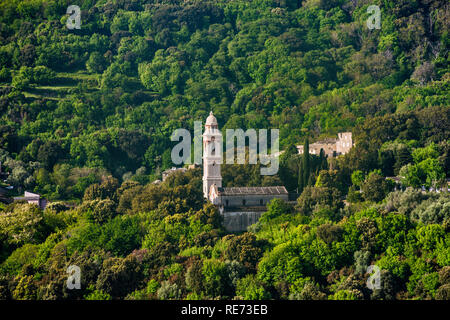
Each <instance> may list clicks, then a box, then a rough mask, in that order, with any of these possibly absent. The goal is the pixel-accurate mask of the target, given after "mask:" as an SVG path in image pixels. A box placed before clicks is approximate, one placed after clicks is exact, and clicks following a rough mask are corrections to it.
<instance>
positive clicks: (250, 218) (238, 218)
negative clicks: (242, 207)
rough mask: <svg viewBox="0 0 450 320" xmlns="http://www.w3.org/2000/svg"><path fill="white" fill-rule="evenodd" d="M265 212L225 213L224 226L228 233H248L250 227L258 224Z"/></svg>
mask: <svg viewBox="0 0 450 320" xmlns="http://www.w3.org/2000/svg"><path fill="white" fill-rule="evenodd" d="M262 213H263V212H224V213H223V226H224V227H225V229H226V230H227V231H228V232H241V231H246V230H247V227H248V226H251V225H252V224H255V223H256V222H258V220H259V218H261V215H262Z"/></svg>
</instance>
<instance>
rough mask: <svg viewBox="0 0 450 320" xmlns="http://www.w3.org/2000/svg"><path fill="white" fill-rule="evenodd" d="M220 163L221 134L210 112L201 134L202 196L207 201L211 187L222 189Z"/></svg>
mask: <svg viewBox="0 0 450 320" xmlns="http://www.w3.org/2000/svg"><path fill="white" fill-rule="evenodd" d="M221 163H222V134H221V133H220V131H219V125H218V123H217V119H216V117H214V115H213V113H212V111H211V112H210V113H209V116H208V118H207V119H206V123H205V132H204V133H203V196H204V197H205V198H206V199H208V200H211V199H209V193H210V190H211V186H212V185H214V184H215V185H216V187H218V188H220V187H222V175H221V174H220V165H221Z"/></svg>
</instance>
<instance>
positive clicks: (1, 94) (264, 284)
mask: <svg viewBox="0 0 450 320" xmlns="http://www.w3.org/2000/svg"><path fill="white" fill-rule="evenodd" d="M70 4H77V3H76V2H72V1H68V0H26V1H21V0H13V1H9V0H8V1H7V0H0V161H1V162H2V169H3V170H6V171H7V172H8V173H9V175H8V177H7V180H6V183H7V184H10V185H12V186H14V190H13V191H12V195H15V194H19V193H21V192H22V191H23V190H29V191H35V192H38V193H40V194H42V195H43V196H45V197H47V198H49V199H50V200H52V201H53V202H52V203H51V205H49V206H48V207H47V208H46V209H45V211H42V210H40V209H38V208H37V207H36V206H34V205H30V204H24V203H20V202H18V203H14V204H10V205H3V204H0V299H5V298H6V299H7V298H14V299H90V300H91V299H185V298H186V299H202V298H203V299H206V298H208V299H209V298H222V299H226V298H230V299H231V298H234V297H238V298H241V299H449V298H450V269H449V268H450V236H449V232H448V231H449V228H450V206H449V203H450V198H449V195H448V194H447V193H444V192H442V193H439V194H438V193H435V192H422V191H420V190H418V189H419V188H422V187H424V188H426V189H427V190H428V189H429V188H434V189H435V188H437V187H441V186H442V185H443V184H446V178H448V177H449V172H450V154H449V152H450V142H449V141H450V131H449V129H448V128H450V120H449V119H450V108H449V106H450V94H449V93H450V90H449V89H450V87H449V86H450V83H449V81H450V72H449V71H450V70H449V66H448V60H449V56H448V51H449V48H450V42H449V25H448V21H449V20H450V16H449V7H448V3H447V1H443V0H442V1H441V0H402V1H394V0H374V1H344V0H333V1H324V0H305V1H301V0H286V1H280V0H254V1H244V0H236V1H226V0H218V1H181V0H171V1H159V0H149V1H146V0H136V1H133V0H108V1H106V0H105V1H95V0H91V1H82V2H79V3H78V4H79V5H80V7H81V9H82V17H81V21H82V23H81V29H80V30H76V29H74V30H68V29H67V28H66V20H67V15H66V9H67V7H68V5H70ZM371 4H378V5H380V7H381V11H382V27H381V29H380V30H369V29H368V28H367V26H366V20H367V18H368V14H367V7H368V6H369V5H371ZM210 110H213V111H214V114H215V115H216V117H217V119H218V121H219V126H220V128H223V129H227V128H242V129H247V128H255V129H260V128H265V129H268V128H278V129H280V144H281V145H280V147H281V149H282V150H284V153H283V154H282V155H281V157H280V170H279V172H278V174H277V175H275V176H261V175H260V170H259V164H258V165H237V164H235V165H224V166H223V169H222V175H223V178H224V185H225V186H244V185H248V186H260V185H263V186H270V185H280V184H282V185H285V186H286V188H287V189H288V190H289V191H294V192H297V193H298V194H299V197H298V199H297V201H296V204H295V205H292V204H289V203H284V202H283V201H280V200H274V201H272V202H271V203H270V204H269V205H268V208H267V212H265V213H264V214H263V216H262V218H261V219H260V221H259V222H258V223H257V224H255V225H253V226H251V227H250V228H249V230H248V232H245V233H242V234H227V232H226V231H225V230H224V229H223V227H222V221H221V219H222V217H221V215H220V214H219V213H218V211H217V209H216V207H215V206H213V205H211V204H210V203H204V201H203V198H202V190H201V183H202V181H201V170H199V169H191V170H188V171H186V173H184V174H181V173H180V174H178V173H177V174H173V175H171V176H170V177H169V178H168V179H167V180H166V181H164V182H163V183H152V182H153V181H154V180H155V179H159V178H160V174H161V171H162V170H164V169H166V168H169V167H171V166H172V165H173V164H172V163H171V159H170V151H171V148H172V146H173V144H174V143H173V142H171V140H170V136H171V134H172V132H173V131H174V130H175V129H177V128H186V129H189V130H190V131H191V132H193V127H194V125H193V124H194V121H197V120H203V121H204V119H205V118H206V116H207V115H208V114H209V111H210ZM342 131H352V132H353V140H354V142H355V146H354V147H353V148H352V150H351V151H350V152H349V153H348V154H346V155H344V156H340V157H338V158H332V159H330V158H328V159H327V158H326V157H325V156H324V154H323V153H320V155H318V156H315V155H309V153H308V152H306V153H305V154H304V155H303V156H300V155H298V154H297V149H296V147H295V145H298V144H300V143H303V144H304V149H305V150H306V149H307V148H308V145H309V144H310V143H312V142H314V141H315V140H318V139H320V138H325V137H334V136H335V135H336V134H337V133H338V132H342ZM392 176H399V177H401V181H400V182H401V183H402V189H401V190H395V189H399V187H400V186H399V185H398V184H397V185H396V184H395V183H394V182H393V181H392V180H390V179H386V177H392ZM406 187H408V189H406V190H405V188H406ZM434 189H433V190H434ZM56 200H61V202H55V201H56ZM69 200H70V201H69ZM70 265H77V266H79V267H80V268H81V270H82V288H81V290H69V289H67V287H66V280H67V273H66V270H67V267H68V266H70ZM369 265H377V266H379V267H380V269H381V282H382V287H381V289H377V290H374V291H372V290H370V289H368V288H367V286H366V280H367V278H368V277H369V275H368V274H366V270H367V267H368V266H369Z"/></svg>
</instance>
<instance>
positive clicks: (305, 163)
mask: <svg viewBox="0 0 450 320" xmlns="http://www.w3.org/2000/svg"><path fill="white" fill-rule="evenodd" d="M302 164H303V187H306V186H307V185H308V181H309V174H310V164H309V139H308V137H306V140H305V145H304V147H303V161H302Z"/></svg>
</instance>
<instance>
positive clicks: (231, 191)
mask: <svg viewBox="0 0 450 320" xmlns="http://www.w3.org/2000/svg"><path fill="white" fill-rule="evenodd" d="M219 193H220V194H221V195H222V196H237V195H252V194H264V195H270V194H288V192H287V190H286V188H285V187H283V186H275V187H229V188H219Z"/></svg>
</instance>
